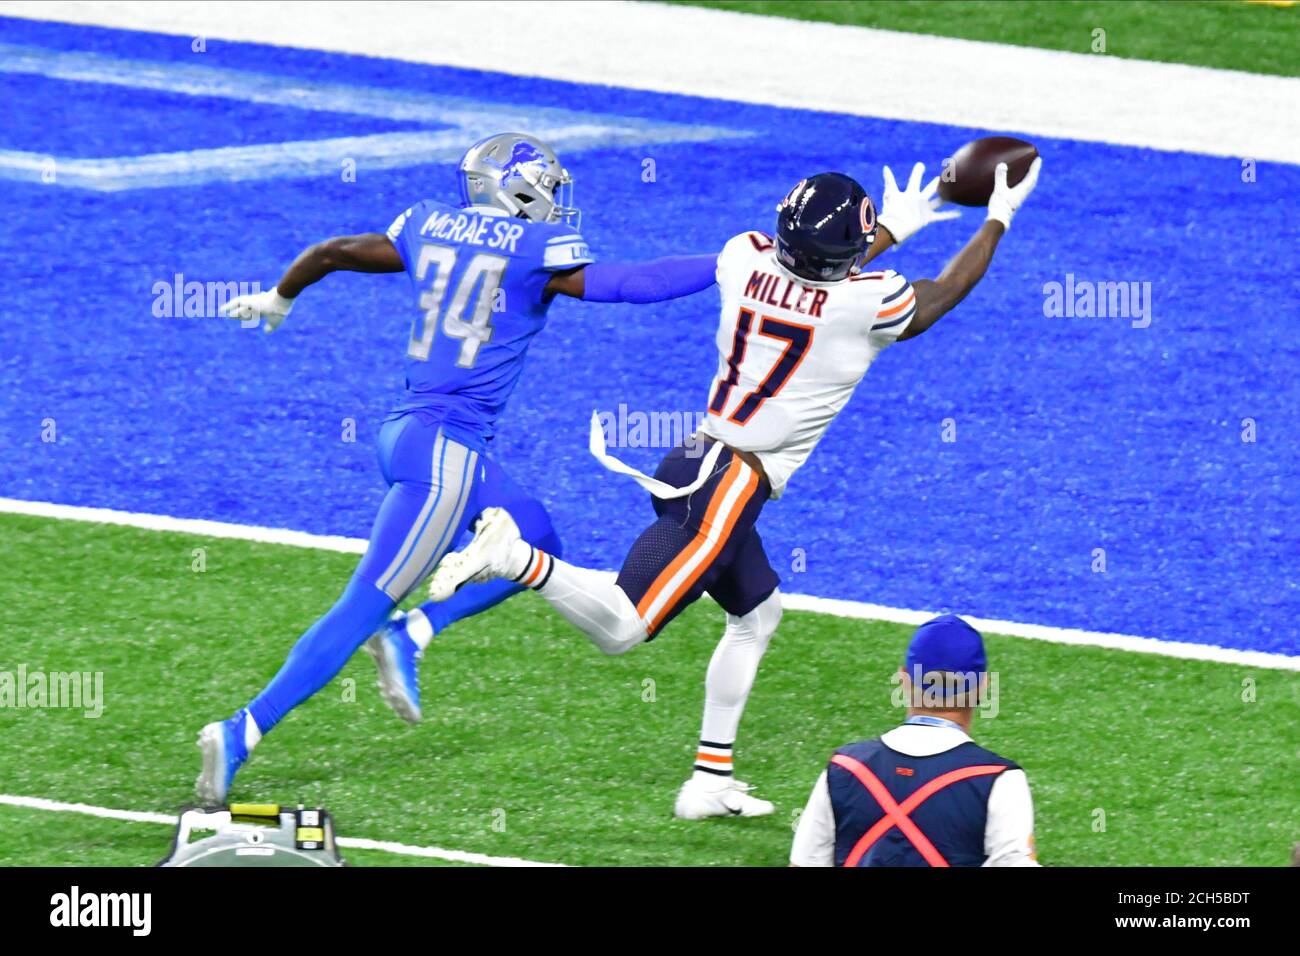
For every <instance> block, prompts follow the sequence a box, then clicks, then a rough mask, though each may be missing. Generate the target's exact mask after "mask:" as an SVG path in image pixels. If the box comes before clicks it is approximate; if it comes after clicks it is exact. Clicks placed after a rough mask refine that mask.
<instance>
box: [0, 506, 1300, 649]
mask: <svg viewBox="0 0 1300 956" xmlns="http://www.w3.org/2000/svg"><path fill="white" fill-rule="evenodd" d="M0 513H7V514H19V515H32V516H34V517H39V518H55V519H58V520H62V521H91V522H95V523H98V524H111V525H122V526H125V527H130V528H143V529H145V530H147V531H166V532H171V533H174V534H190V535H197V536H199V537H208V538H236V539H238V540H240V541H254V542H258V543H260V544H277V545H288V546H289V547H293V548H312V549H316V550H319V551H339V552H343V553H345V554H363V553H364V552H365V550H366V541H365V539H364V538H344V537H341V536H339V535H323V534H309V533H308V532H306V531H290V530H288V529H286V528H263V527H259V526H257V525H243V524H229V523H227V522H224V521H206V520H203V519H198V518H172V517H168V516H167V515H151V514H139V513H136V512H131V511H114V510H112V509H109V508H86V507H81V506H79V505H61V504H54V503H52V502H47V501H25V500H23V499H20V498H0ZM608 573H610V574H611V575H612V574H613V572H608ZM781 603H782V604H783V605H784V606H785V607H787V608H789V609H790V610H793V611H810V612H812V613H815V614H829V615H831V616H834V617H843V618H849V619H853V620H869V621H889V622H892V623H895V624H912V625H916V624H921V623H922V622H924V621H927V620H929V619H930V618H931V617H933V616H934V614H935V612H934V611H914V610H908V609H906V608H897V607H886V606H885V605H882V604H868V603H866V602H864V601H842V600H838V599H835V598H824V597H816V596H814V595H810V594H787V593H786V592H784V591H782V592H781ZM962 617H964V618H965V619H966V620H968V621H970V622H971V624H972V625H973V626H974V627H976V628H978V629H979V630H981V631H985V632H987V633H990V634H1006V635H1009V636H1011V637H1023V638H1028V639H1030V640H1035V641H1050V642H1051V643H1053V644H1078V645H1086V646H1089V647H1108V648H1112V649H1114V650H1121V651H1132V652H1135V653H1138V654H1159V655H1162V656H1164V657H1178V658H1182V659H1185V660H1198V661H1213V662H1215V663H1219V664H1237V665H1240V666H1243V667H1263V668H1268V669H1270V670H1290V671H1300V656H1291V655H1288V654H1270V653H1266V652H1264V651H1244V650H1239V649H1238V648H1235V647H1219V646H1217V645H1214V644H1192V643H1189V642H1186V641H1167V640H1162V639H1160V638H1154V637H1138V636H1136V635H1132V634H1109V633H1106V632H1103V631H1085V630H1080V629H1078V628H1070V627H1052V626H1049V625H1045V624H1022V623H1019V622H1017V621H999V620H996V619H992V618H983V617H971V616H968V615H965V614H963V615H962Z"/></svg>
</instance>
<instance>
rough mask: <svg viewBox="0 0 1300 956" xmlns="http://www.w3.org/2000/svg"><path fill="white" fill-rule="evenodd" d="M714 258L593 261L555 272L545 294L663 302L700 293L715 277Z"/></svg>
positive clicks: (604, 300) (603, 300) (715, 256)
mask: <svg viewBox="0 0 1300 956" xmlns="http://www.w3.org/2000/svg"><path fill="white" fill-rule="evenodd" d="M717 266H718V257H717V255H716V254H714V255H706V256H668V257H667V258H664V259H653V260H651V261H649V262H626V263H625V262H594V263H592V264H591V265H589V266H582V267H581V268H578V269H570V270H569V271H568V272H557V273H556V274H555V275H554V276H552V277H551V279H550V281H549V282H547V283H546V294H547V295H548V296H552V295H567V296H569V297H570V298H574V299H583V300H584V301H587V302H640V303H646V302H663V301H666V300H667V299H678V298H681V297H682V296H686V295H692V294H693V293H696V292H701V291H703V290H704V289H707V288H709V286H711V285H713V284H714V282H715V281H717V279H716V271H717Z"/></svg>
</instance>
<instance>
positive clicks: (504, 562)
mask: <svg viewBox="0 0 1300 956" xmlns="http://www.w3.org/2000/svg"><path fill="white" fill-rule="evenodd" d="M519 540H520V537H519V526H518V525H516V524H515V519H514V518H512V517H510V513H509V512H508V511H506V510H505V509H504V508H484V509H483V513H482V514H481V515H480V516H479V519H478V527H477V528H475V529H474V539H473V540H472V541H470V543H469V544H467V545H465V547H464V548H462V549H461V550H459V551H453V552H451V553H450V554H448V555H445V556H444V557H443V559H442V561H440V562H439V563H438V567H437V568H436V569H435V570H434V572H433V574H432V575H431V576H430V578H429V597H430V599H432V600H434V601H445V600H447V598H449V597H451V596H452V595H453V594H455V593H456V592H457V591H459V590H460V589H461V587H462V586H464V585H466V584H476V583H479V582H482V581H490V580H492V579H493V578H510V577H514V576H515V574H517V573H518V571H517V569H513V568H512V567H511V565H510V562H511V556H512V554H513V551H514V544H515V542H516V541H519Z"/></svg>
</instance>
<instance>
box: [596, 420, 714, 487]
mask: <svg viewBox="0 0 1300 956" xmlns="http://www.w3.org/2000/svg"><path fill="white" fill-rule="evenodd" d="M588 447H589V448H590V449H591V453H592V454H593V455H595V456H596V460H597V461H598V462H600V463H601V464H602V465H604V466H605V467H606V468H608V469H609V470H610V471H612V472H614V473H615V474H616V475H628V476H630V477H631V478H632V479H633V480H635V481H636V483H637V484H639V485H640V486H641V487H642V488H644V489H645V490H646V491H648V492H650V494H652V495H654V496H655V497H656V498H660V499H662V500H665V501H667V500H670V499H672V498H685V497H686V496H687V495H689V494H692V493H694V492H696V491H698V490H699V489H700V486H702V485H703V484H704V483H705V482H706V481H708V480H709V479H710V478H711V477H712V476H713V467H714V465H716V464H717V461H718V456H719V455H720V454H722V449H723V447H725V446H724V445H723V444H722V442H720V441H715V442H714V443H713V447H712V448H710V449H709V451H708V453H707V454H706V455H705V456H704V459H703V460H702V461H701V462H700V473H699V475H698V476H696V478H695V480H694V481H692V482H691V483H690V484H689V485H687V486H686V487H685V488H677V487H674V486H673V485H670V484H668V483H667V482H664V481H660V480H659V479H658V478H651V477H650V476H649V475H647V474H644V473H642V472H639V471H637V470H636V469H635V468H633V467H632V466H631V465H625V464H623V463H622V462H621V461H619V460H618V459H617V458H615V457H614V456H613V455H611V454H610V453H609V451H608V450H607V448H606V445H605V429H603V428H601V427H600V415H599V414H597V413H596V412H592V413H591V437H590V439H589V442H588Z"/></svg>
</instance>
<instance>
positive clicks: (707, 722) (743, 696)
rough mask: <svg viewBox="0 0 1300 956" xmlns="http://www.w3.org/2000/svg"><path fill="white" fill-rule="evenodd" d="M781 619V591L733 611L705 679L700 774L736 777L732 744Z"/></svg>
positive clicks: (698, 776) (698, 757)
mask: <svg viewBox="0 0 1300 956" xmlns="http://www.w3.org/2000/svg"><path fill="white" fill-rule="evenodd" d="M780 623H781V594H780V592H779V591H773V592H772V594H771V595H770V596H769V597H768V598H767V599H766V600H765V601H763V603H762V604H760V605H759V606H758V607H756V608H754V610H752V611H750V612H749V613H748V614H746V615H745V616H744V617H736V616H735V615H734V614H728V615H727V629H726V630H725V631H724V632H723V634H722V640H721V641H719V642H718V646H717V648H716V649H715V650H714V651H713V657H712V658H711V659H710V660H709V670H708V673H707V674H706V675H705V678H704V721H703V723H702V725H701V729H700V748H699V750H698V751H696V754H695V774H694V776H695V778H696V779H700V780H704V779H707V778H709V777H712V778H714V780H715V781H716V779H717V778H718V777H730V776H731V775H732V748H733V747H734V746H735V742H736V732H737V731H738V730H739V728H740V718H741V715H742V714H744V712H745V702H746V701H747V700H748V699H749V690H750V688H751V687H753V686H754V676H755V675H756V674H757V673H758V663H759V661H761V660H762V659H763V654H764V652H766V651H767V645H768V642H769V641H771V639H772V634H773V633H775V631H776V628H777V625H778V624H780Z"/></svg>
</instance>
